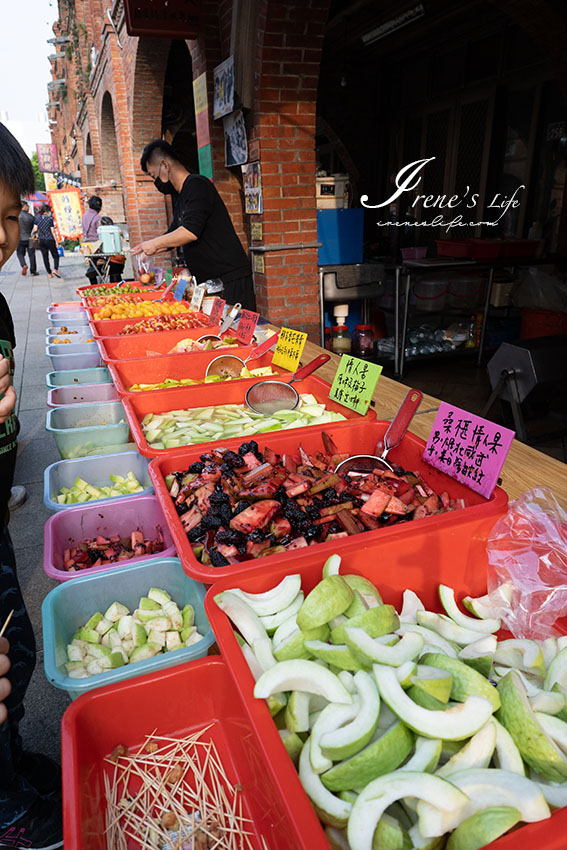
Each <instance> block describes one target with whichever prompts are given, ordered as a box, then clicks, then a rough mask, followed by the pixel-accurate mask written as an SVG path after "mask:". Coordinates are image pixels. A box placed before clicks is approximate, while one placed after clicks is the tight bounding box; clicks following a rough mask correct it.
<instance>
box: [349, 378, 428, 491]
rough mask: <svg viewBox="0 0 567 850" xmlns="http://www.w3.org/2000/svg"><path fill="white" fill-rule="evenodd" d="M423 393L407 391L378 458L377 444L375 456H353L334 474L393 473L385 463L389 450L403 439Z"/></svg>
mask: <svg viewBox="0 0 567 850" xmlns="http://www.w3.org/2000/svg"><path fill="white" fill-rule="evenodd" d="M422 398H423V393H421V392H420V391H419V390H409V392H408V394H407V395H406V397H405V399H404V400H403V401H402V403H401V405H400V407H399V409H398V412H397V413H396V415H395V416H394V418H393V419H392V421H391V423H390V425H389V427H388V430H387V431H386V433H385V434H384V442H383V446H384V449H383V451H382V454H381V455H380V456H378V452H379V451H380V449H381V447H382V445H381V443H378V445H377V446H376V454H375V455H353V456H352V457H347V458H346V460H343V461H341V462H340V463H339V464H338V465H337V466H336V468H335V472H340V473H341V474H343V475H344V474H348V475H368V474H369V473H371V472H372V471H373V470H374V469H377V468H378V469H389V470H390V471H391V472H393V471H394V470H393V468H392V467H391V466H390V464H389V463H388V462H387V461H386V457H387V456H388V452H389V451H390V449H395V448H396V446H399V444H400V443H401V442H402V440H403V438H404V437H405V434H406V431H407V430H408V428H409V426H410V424H411V421H412V419H413V417H414V416H415V414H416V412H417V408H418V407H419V405H420V404H421V400H422Z"/></svg>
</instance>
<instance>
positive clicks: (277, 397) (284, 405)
mask: <svg viewBox="0 0 567 850" xmlns="http://www.w3.org/2000/svg"><path fill="white" fill-rule="evenodd" d="M330 359H331V355H330V354H320V355H319V356H318V357H316V358H315V359H314V360H312V361H311V362H310V363H307V365H306V366H302V367H301V369H298V370H297V372H296V373H295V375H294V376H293V378H292V379H291V381H289V383H287V382H286V381H259V382H258V383H257V384H253V385H252V386H251V387H250V388H249V389H248V390H247V391H246V396H245V401H246V404H247V405H248V407H250V408H251V409H252V410H253V411H254V412H255V413H262V414H263V415H264V416H271V415H272V413H275V412H276V411H277V410H295V408H296V407H297V405H298V404H299V395H298V393H297V390H296V389H295V387H292V386H291V384H292V383H293V382H294V381H301V380H303V378H306V377H307V376H308V375H311V373H312V372H315V370H316V369H319V367H320V366H323V364H324V363H326V362H327V361H328V360H330Z"/></svg>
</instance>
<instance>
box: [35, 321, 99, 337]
mask: <svg viewBox="0 0 567 850" xmlns="http://www.w3.org/2000/svg"><path fill="white" fill-rule="evenodd" d="M62 326H63V327H66V328H69V330H75V331H78V332H79V333H78V335H80V336H85V337H88V336H93V333H92V331H91V328H90V325H89V323H88V322H85V321H74V322H56V323H52V324H51V325H50V326H49V327H48V328H46V329H45V335H46V337H51V338H53V337H55V336H64V334H62V333H61V327H62ZM72 336H74V334H72Z"/></svg>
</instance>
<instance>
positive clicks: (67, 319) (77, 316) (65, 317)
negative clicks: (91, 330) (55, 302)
mask: <svg viewBox="0 0 567 850" xmlns="http://www.w3.org/2000/svg"><path fill="white" fill-rule="evenodd" d="M49 321H50V322H51V324H52V325H53V326H54V327H56V326H57V325H60V324H63V325H67V324H70V323H71V322H73V324H74V325H75V326H78V325H88V324H89V317H88V316H87V314H86V313H85V312H83V313H81V312H80V311H79V310H74V311H72V312H71V313H69V312H67V313H63V312H57V313H50V314H49Z"/></svg>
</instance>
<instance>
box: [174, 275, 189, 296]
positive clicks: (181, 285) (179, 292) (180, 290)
mask: <svg viewBox="0 0 567 850" xmlns="http://www.w3.org/2000/svg"><path fill="white" fill-rule="evenodd" d="M188 283H189V281H188V280H186V279H185V278H184V277H182V278H181V279H180V280H179V282H178V284H177V286H176V287H175V292H174V293H173V297H174V298H175V300H176V301H181V299H182V298H183V295H184V293H185V290H186V289H187V284H188Z"/></svg>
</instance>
